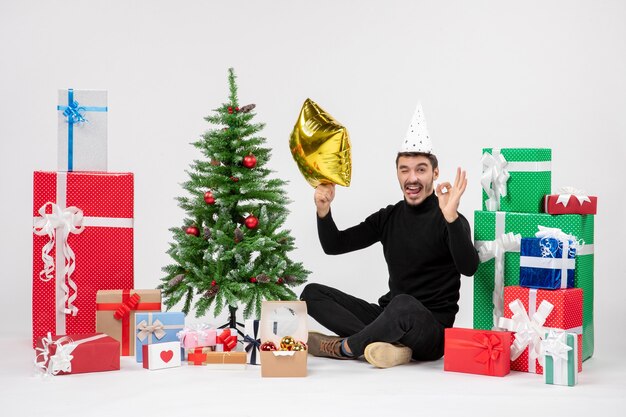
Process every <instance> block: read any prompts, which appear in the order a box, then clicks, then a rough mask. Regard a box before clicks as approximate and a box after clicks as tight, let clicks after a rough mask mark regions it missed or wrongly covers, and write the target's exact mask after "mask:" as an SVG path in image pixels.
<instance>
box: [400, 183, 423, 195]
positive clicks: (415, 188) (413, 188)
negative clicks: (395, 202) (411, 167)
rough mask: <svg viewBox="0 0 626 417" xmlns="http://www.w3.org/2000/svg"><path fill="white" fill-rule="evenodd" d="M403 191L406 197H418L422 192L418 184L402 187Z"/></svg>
mask: <svg viewBox="0 0 626 417" xmlns="http://www.w3.org/2000/svg"><path fill="white" fill-rule="evenodd" d="M404 191H405V192H406V193H407V194H408V195H412V196H415V195H418V194H419V193H420V192H421V191H422V186H421V185H419V184H410V185H407V186H405V187H404Z"/></svg>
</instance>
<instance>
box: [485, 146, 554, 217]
mask: <svg viewBox="0 0 626 417" xmlns="http://www.w3.org/2000/svg"><path fill="white" fill-rule="evenodd" d="M551 161H552V150H551V149H541V148H539V149H533V148H502V149H498V148H485V149H483V156H482V164H483V170H482V176H481V185H482V188H483V210H487V211H507V212H518V213H541V212H542V211H543V207H542V202H543V198H544V196H545V195H547V194H550V192H551V191H552V168H551Z"/></svg>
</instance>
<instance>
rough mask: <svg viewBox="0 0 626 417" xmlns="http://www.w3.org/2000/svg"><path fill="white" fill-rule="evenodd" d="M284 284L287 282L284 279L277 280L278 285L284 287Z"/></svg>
mask: <svg viewBox="0 0 626 417" xmlns="http://www.w3.org/2000/svg"><path fill="white" fill-rule="evenodd" d="M283 282H285V281H284V280H283V279H282V278H278V279H277V280H276V283H277V284H278V285H283Z"/></svg>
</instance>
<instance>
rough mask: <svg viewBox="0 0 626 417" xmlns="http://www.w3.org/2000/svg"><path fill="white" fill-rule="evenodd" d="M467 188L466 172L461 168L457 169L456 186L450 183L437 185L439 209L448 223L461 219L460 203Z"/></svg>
mask: <svg viewBox="0 0 626 417" xmlns="http://www.w3.org/2000/svg"><path fill="white" fill-rule="evenodd" d="M466 187H467V178H466V176H465V171H464V170H461V168H460V167H459V168H457V169H456V177H455V178H454V185H450V183H449V182H443V183H441V184H438V185H437V197H438V198H439V208H440V209H441V213H443V217H445V219H446V221H447V222H448V223H452V222H453V221H455V220H456V219H457V218H458V217H459V213H458V209H459V203H460V201H461V196H462V195H463V193H464V192H465V188H466ZM444 188H445V189H446V191H445V192H444V191H443V189H444Z"/></svg>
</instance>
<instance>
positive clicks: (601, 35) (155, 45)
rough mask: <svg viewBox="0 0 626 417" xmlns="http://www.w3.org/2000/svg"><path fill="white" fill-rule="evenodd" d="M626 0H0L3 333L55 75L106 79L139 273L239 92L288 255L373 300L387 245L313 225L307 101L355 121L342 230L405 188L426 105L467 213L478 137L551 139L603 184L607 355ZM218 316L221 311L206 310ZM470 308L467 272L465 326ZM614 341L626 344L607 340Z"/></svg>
mask: <svg viewBox="0 0 626 417" xmlns="http://www.w3.org/2000/svg"><path fill="white" fill-rule="evenodd" d="M624 22H626V3H624V2H622V1H571V0H570V1H545V0H542V1H526V2H513V1H482V0H481V1H423V0H420V1H413V2H408V1H390V0H388V1H374V0H366V1H356V0H354V1H329V0H318V1H315V2H310V1H309V2H303V1H286V0H276V1H248V0H238V1H230V2H229V1H179V2H174V1H160V0H159V1H156V0H129V1H109V2H86V1H33V0H22V1H19V2H18V1H6V0H2V1H1V2H0V59H1V62H2V65H1V66H0V121H1V123H0V146H1V148H0V195H1V196H2V197H1V198H2V204H0V218H1V219H2V220H1V222H2V223H1V230H2V231H3V234H2V236H1V237H0V245H1V246H0V265H2V273H1V275H0V276H1V277H2V281H1V282H2V291H0V294H1V295H0V297H1V299H0V300H1V305H2V310H3V312H4V314H5V320H4V324H3V327H2V332H3V333H4V334H9V335H19V336H24V337H28V335H29V334H30V309H31V293H30V291H31V287H30V280H31V260H32V253H31V231H30V230H31V225H32V219H31V213H32V172H33V171H34V170H54V169H55V167H56V118H57V114H56V111H55V108H56V107H55V106H56V96H57V88H63V87H73V88H77V89H80V88H83V89H107V90H108V91H109V170H110V171H132V172H134V173H135V175H136V177H135V181H136V183H135V186H136V191H135V216H136V223H135V245H136V246H135V262H136V263H135V265H136V276H135V283H136V287H137V288H152V287H154V286H156V285H157V284H158V278H159V277H161V276H162V273H161V267H162V266H163V265H165V264H166V263H168V262H169V259H168V257H167V255H166V254H165V251H166V249H167V247H168V241H169V240H170V233H169V232H168V230H167V229H168V228H169V227H172V226H176V225H179V224H180V223H181V220H182V218H183V213H182V211H181V210H180V209H179V208H178V207H177V205H176V202H175V200H174V198H175V197H176V196H178V195H181V192H182V189H181V188H180V187H179V185H178V184H179V183H181V182H182V181H184V180H185V179H186V174H185V172H184V170H185V169H186V168H187V167H188V165H189V163H190V162H191V160H192V159H193V158H196V157H199V156H200V155H199V153H198V152H196V150H195V149H194V148H193V147H192V146H190V145H189V143H190V142H192V141H194V140H195V139H196V138H197V137H198V136H199V135H200V134H202V133H203V132H204V131H205V130H206V129H208V125H207V124H206V122H204V120H203V116H205V115H207V114H208V113H209V112H210V111H211V110H212V109H213V108H215V107H217V106H218V105H219V104H220V103H222V102H224V101H225V99H226V95H227V83H226V75H227V68H228V67H229V66H233V67H235V69H236V71H237V75H238V76H239V97H240V102H241V103H242V104H246V103H256V104H257V109H256V111H257V114H258V116H257V118H256V120H258V121H262V122H266V123H267V128H266V129H265V131H264V135H265V137H266V138H267V141H268V145H269V146H270V147H272V148H273V157H272V159H271V163H270V165H271V167H272V168H273V169H274V170H275V171H276V175H277V176H279V177H281V178H284V179H287V180H289V181H290V183H289V186H288V191H289V194H290V195H291V197H292V199H293V203H292V204H291V205H290V209H291V211H292V215H291V217H290V218H289V221H288V224H287V227H288V228H290V229H292V231H293V234H294V236H295V237H296V242H297V245H298V247H299V249H298V250H297V251H296V252H294V253H293V258H294V259H297V260H301V261H303V262H304V264H305V266H306V267H307V268H309V269H310V270H312V271H313V273H312V274H311V276H310V278H309V280H310V282H322V283H327V284H330V285H333V286H336V287H339V288H341V289H343V290H345V291H347V292H350V293H353V294H355V295H358V296H360V297H363V298H366V299H370V300H372V301H374V300H376V298H377V297H378V296H379V295H380V294H382V293H383V292H384V291H385V290H386V278H387V275H386V266H385V264H384V259H383V257H382V253H381V250H380V245H375V246H374V247H371V248H369V249H366V250H363V251H361V252H358V253H353V254H348V255H344V256H341V257H328V256H326V255H324V254H323V252H322V250H321V248H320V245H319V243H318V240H317V234H316V225H315V214H314V206H313V202H312V196H313V190H312V189H311V188H310V187H309V186H308V185H307V184H306V182H305V181H304V180H303V179H302V178H301V176H300V174H299V172H298V170H297V168H296V166H295V163H294V162H293V160H292V158H291V155H290V153H289V149H288V146H287V141H288V137H289V133H290V131H291V129H292V127H293V125H294V123H295V120H296V117H297V115H298V112H299V110H300V106H301V104H302V102H303V101H304V99H305V98H307V97H311V98H312V99H314V100H315V101H317V102H318V103H319V104H320V105H321V106H322V107H324V108H325V109H326V110H328V111H329V112H330V113H331V114H332V115H333V116H334V117H335V118H336V119H337V120H339V121H340V122H342V123H343V124H344V125H345V126H347V127H348V129H349V131H350V134H351V138H352V144H353V179H352V186H351V187H350V188H348V189H338V192H337V197H336V200H335V203H334V205H333V211H334V217H335V219H336V221H337V223H338V225H339V226H340V227H341V228H345V227H348V226H351V225H353V224H355V223H356V222H359V221H361V220H362V219H363V218H364V217H365V216H367V215H368V214H370V213H371V212H373V211H375V210H377V209H379V208H380V207H382V206H385V205H387V204H389V203H394V202H396V201H397V200H399V199H400V198H401V194H400V191H399V189H398V186H397V184H396V179H395V170H394V165H393V160H394V157H395V152H396V149H397V146H398V145H399V142H400V139H401V136H402V135H403V134H404V132H405V129H406V127H407V126H408V123H409V119H410V117H411V115H412V113H413V109H414V106H415V104H416V102H417V100H418V99H420V100H421V101H422V103H423V106H424V111H425V115H426V119H427V121H428V126H429V130H430V133H431V137H432V138H433V140H434V146H435V151H436V153H437V155H438V156H439V159H440V163H441V168H440V169H441V179H442V180H445V179H450V180H451V179H452V177H453V175H454V170H455V168H456V166H457V165H460V166H462V167H464V168H466V169H467V170H468V174H469V178H470V184H469V186H468V189H467V191H466V195H465V196H464V198H463V201H462V204H461V212H462V213H464V214H465V215H466V217H468V219H469V220H470V222H472V220H473V210H475V209H478V208H479V207H480V184H479V176H480V162H479V159H480V154H481V148H482V147H484V146H496V147H551V148H552V149H553V176H552V181H553V187H555V188H558V187H560V186H562V185H574V186H576V187H578V188H582V189H585V190H587V191H588V192H589V193H591V194H593V195H597V196H598V197H599V201H600V202H599V214H598V216H597V217H596V235H595V242H596V244H595V246H596V258H595V259H596V265H595V273H596V294H595V297H596V355H600V354H602V353H603V352H607V351H608V350H617V349H618V347H619V345H620V344H621V345H622V346H623V344H624V340H626V338H625V336H624V333H623V332H621V331H616V329H615V328H614V327H613V326H611V324H612V323H616V320H617V319H624V318H626V317H625V315H624V310H623V309H622V303H621V300H622V299H623V294H624V291H626V284H625V283H624V279H623V278H624V276H626V267H625V264H624V260H623V259H624V255H623V251H624V248H623V245H620V244H619V242H620V241H621V239H620V236H621V234H623V233H624V232H625V231H626V230H625V227H624V224H623V222H622V221H621V218H620V212H621V210H622V207H623V206H624V204H625V203H626V201H625V198H624V188H623V185H622V183H621V181H620V180H619V179H620V177H619V175H620V169H621V168H622V167H623V160H624V157H625V156H626V145H624V143H625V141H626V133H625V132H626V117H625V116H624V114H625V111H626V77H625V74H626V47H625V46H626V45H625V40H626V25H625V24H624ZM210 319H211V320H212V321H214V322H218V321H220V320H214V319H212V318H210ZM471 323H472V278H464V280H463V286H462V296H461V311H460V313H459V315H458V316H457V325H458V326H471ZM615 342H618V343H615Z"/></svg>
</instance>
